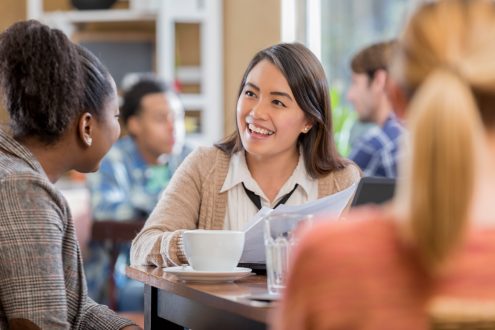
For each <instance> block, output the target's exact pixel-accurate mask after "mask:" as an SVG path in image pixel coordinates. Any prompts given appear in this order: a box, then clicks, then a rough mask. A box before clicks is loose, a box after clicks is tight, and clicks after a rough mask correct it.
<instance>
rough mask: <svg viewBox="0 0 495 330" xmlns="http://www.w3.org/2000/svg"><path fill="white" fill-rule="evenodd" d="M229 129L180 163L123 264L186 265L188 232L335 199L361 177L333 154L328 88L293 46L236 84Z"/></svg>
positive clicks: (253, 66)
mask: <svg viewBox="0 0 495 330" xmlns="http://www.w3.org/2000/svg"><path fill="white" fill-rule="evenodd" d="M236 114H237V116H236V118H237V130H236V132H235V133H234V134H233V135H231V136H230V137H228V138H226V139H225V141H222V142H221V143H219V144H217V145H216V146H215V147H209V148H200V149H198V150H196V151H195V152H193V153H192V154H191V155H190V156H189V158H187V159H186V160H185V161H184V163H183V164H182V165H181V167H180V168H179V169H178V171H177V172H176V173H175V175H174V177H173V178H172V181H171V182H170V184H169V186H168V187H167V189H166V190H165V193H164V194H163V196H162V198H161V200H160V201H159V202H158V205H157V206H156V208H155V209H154V211H153V212H152V214H151V215H150V217H149V219H148V221H147V222H146V225H145V227H144V228H143V230H142V231H141V233H140V234H139V235H138V236H137V238H136V239H135V240H134V242H133V246H132V249H131V263H133V264H145V265H147V264H153V265H157V266H172V265H180V264H184V263H187V260H186V258H185V256H184V250H183V245H182V232H183V231H184V230H186V229H198V228H199V229H228V230H241V229H242V228H243V226H244V225H245V224H246V223H247V222H248V220H249V219H250V218H251V217H253V216H254V215H255V214H256V213H257V212H258V210H259V209H260V208H261V207H263V206H269V207H272V208H273V207H276V206H277V205H279V204H280V203H287V204H289V205H297V204H301V203H304V202H307V201H312V200H316V199H317V198H320V197H323V196H327V195H330V194H333V193H336V192H338V191H341V190H343V189H345V188H347V187H349V186H350V185H352V184H353V183H355V182H357V181H358V180H359V178H360V171H359V169H358V168H357V167H356V166H355V165H354V164H353V163H352V162H350V161H348V160H345V159H343V158H341V157H340V156H339V155H338V153H337V151H336V147H335V143H334V139H333V134H332V120H331V109H330V98H329V95H328V85H327V81H326V78H325V74H324V71H323V68H322V66H321V64H320V62H319V61H318V59H317V58H316V57H315V56H314V54H313V53H311V52H310V51H309V50H308V49H307V48H306V47H304V46H303V45H301V44H278V45H274V46H272V47H269V48H266V49H264V50H262V51H260V52H258V53H257V54H256V55H255V56H254V58H253V59H252V61H251V62H250V63H249V65H248V67H247V69H246V72H245V74H244V77H243V78H242V81H241V85H240V88H239V95H238V100H237V111H236Z"/></svg>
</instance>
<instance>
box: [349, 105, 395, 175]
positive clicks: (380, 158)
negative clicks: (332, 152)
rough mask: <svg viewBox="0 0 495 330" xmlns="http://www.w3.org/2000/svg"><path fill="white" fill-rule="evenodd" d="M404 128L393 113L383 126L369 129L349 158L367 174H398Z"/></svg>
mask: <svg viewBox="0 0 495 330" xmlns="http://www.w3.org/2000/svg"><path fill="white" fill-rule="evenodd" d="M403 130H404V128H403V127H402V125H401V124H400V123H399V121H398V120H397V118H396V117H395V115H393V114H391V115H390V116H389V117H388V119H387V120H386V121H385V123H384V124H383V126H382V127H373V128H371V129H370V130H369V131H367V132H366V133H365V134H364V135H363V136H362V137H361V138H360V139H359V140H358V141H357V142H356V145H355V146H354V147H353V148H352V150H351V154H350V156H349V158H350V159H351V160H353V161H354V162H355V163H356V164H357V165H358V166H359V167H360V168H361V170H363V172H364V175H365V176H382V177H388V178H395V177H396V176H397V153H398V149H399V139H400V136H401V134H402V132H403Z"/></svg>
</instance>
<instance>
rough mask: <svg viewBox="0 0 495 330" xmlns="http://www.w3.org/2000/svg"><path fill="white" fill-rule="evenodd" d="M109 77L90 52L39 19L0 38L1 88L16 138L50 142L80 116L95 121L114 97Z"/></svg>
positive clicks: (12, 27) (19, 25)
mask: <svg viewBox="0 0 495 330" xmlns="http://www.w3.org/2000/svg"><path fill="white" fill-rule="evenodd" d="M110 79H111V78H110V75H109V73H108V71H107V69H106V68H105V67H104V66H103V65H102V64H101V62H100V61H99V60H98V59H97V58H96V57H95V56H94V55H93V54H91V53H90V52H89V51H88V50H86V49H84V48H83V47H81V46H78V45H75V44H73V43H72V42H71V41H70V40H69V39H68V38H67V36H66V35H65V34H64V33H63V32H62V31H60V30H57V29H51V28H50V27H48V26H46V25H44V24H41V23H40V22H38V21H35V20H29V21H22V22H18V23H15V24H13V25H12V26H11V27H9V28H8V29H7V30H6V31H5V32H3V33H2V34H1V35H0V86H1V88H2V94H3V99H4V102H5V106H6V109H7V111H8V113H9V115H10V126H11V128H12V130H13V133H14V136H15V137H16V138H23V137H28V136H34V137H37V138H39V139H40V141H42V142H44V143H46V144H52V143H54V142H56V141H57V140H58V139H59V138H60V137H61V135H62V134H63V133H64V132H65V130H66V129H67V128H68V127H69V125H70V123H72V122H73V121H74V120H75V119H76V118H77V117H78V116H79V115H81V114H82V113H83V112H86V111H87V112H90V113H92V114H94V115H95V117H96V118H98V116H99V115H100V113H99V112H100V111H101V109H103V108H104V105H105V102H106V101H107V100H108V97H109V96H110V95H112V93H113V86H112V84H111V82H110Z"/></svg>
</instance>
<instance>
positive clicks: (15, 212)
mask: <svg viewBox="0 0 495 330" xmlns="http://www.w3.org/2000/svg"><path fill="white" fill-rule="evenodd" d="M0 201H1V202H0V329H7V328H9V326H14V324H15V325H17V326H20V327H27V326H28V325H29V324H31V325H32V324H34V325H35V326H37V327H39V328H41V329H120V328H122V327H124V326H126V325H131V324H133V323H132V322H131V321H128V320H126V319H123V318H121V317H119V316H118V315H116V314H115V313H113V312H112V311H110V310H109V309H108V308H107V307H106V306H102V305H98V304H96V303H95V302H94V301H93V300H91V299H90V298H88V296H87V294H86V282H85V277H84V271H83V265H82V260H81V253H80V250H79V246H78V243H77V241H76V236H75V232H74V224H73V222H72V216H71V213H70V210H69V207H68V205H67V202H66V200H65V199H64V197H63V196H62V194H61V193H60V192H59V191H58V190H57V189H56V188H55V186H54V185H53V184H52V183H51V182H50V181H49V180H48V178H47V176H46V174H45V173H44V171H43V169H42V167H41V165H40V163H39V162H38V161H37V160H36V158H35V157H34V156H33V154H32V153H31V152H30V151H29V150H28V149H26V148H25V147H24V146H22V145H21V144H19V143H18V142H17V141H16V140H14V139H13V138H12V137H11V135H10V134H9V133H8V130H7V129H5V128H0Z"/></svg>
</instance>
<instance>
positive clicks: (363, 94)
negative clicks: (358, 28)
mask: <svg viewBox="0 0 495 330" xmlns="http://www.w3.org/2000/svg"><path fill="white" fill-rule="evenodd" d="M395 44H396V42H395V41H387V42H381V43H376V44H373V45H370V46H368V47H366V48H364V49H362V50H361V51H359V52H358V53H357V54H356V55H354V57H353V58H352V61H351V69H352V79H351V86H350V88H349V91H348V93H347V98H348V100H349V101H350V102H351V103H352V105H353V106H354V109H355V111H356V112H357V114H358V118H359V121H360V122H362V123H373V124H375V126H372V127H371V128H370V129H369V130H367V131H365V132H364V134H363V135H362V136H361V137H360V138H359V139H358V140H357V142H356V143H355V145H353V147H352V150H351V153H350V156H349V158H350V159H351V160H353V161H354V162H355V163H356V164H357V165H358V166H359V167H360V168H361V169H362V170H363V172H364V175H365V176H382V177H389V178H394V177H396V176H397V153H398V149H399V139H400V136H401V134H402V131H403V128H402V126H401V124H400V123H399V122H398V120H397V118H396V117H395V115H394V113H393V109H392V105H391V104H390V101H389V99H388V96H387V89H386V86H387V79H388V72H387V66H388V62H389V58H390V54H391V52H392V49H393V47H394V45H395Z"/></svg>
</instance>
